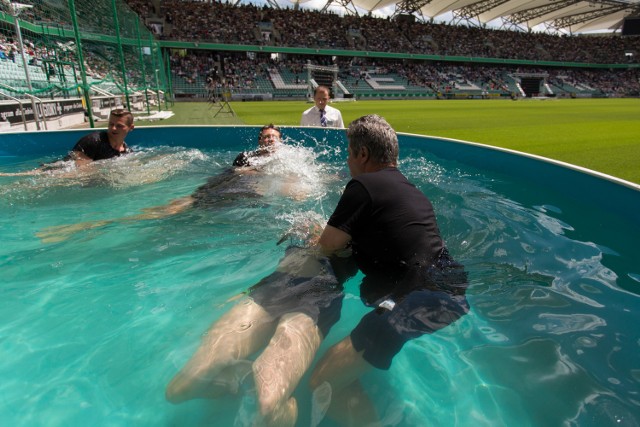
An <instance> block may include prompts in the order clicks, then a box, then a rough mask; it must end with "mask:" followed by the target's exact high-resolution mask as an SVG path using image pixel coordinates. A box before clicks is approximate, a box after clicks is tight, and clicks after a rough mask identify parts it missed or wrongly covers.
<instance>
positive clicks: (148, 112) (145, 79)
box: [136, 15, 160, 115]
mask: <svg viewBox="0 0 640 427" xmlns="http://www.w3.org/2000/svg"><path fill="white" fill-rule="evenodd" d="M136 33H137V36H138V52H140V66H141V67H142V81H143V85H142V87H144V99H145V100H146V101H147V114H148V115H151V111H150V109H149V94H148V93H147V73H146V71H145V68H144V57H143V55H142V40H140V17H139V16H138V15H136ZM158 102H160V100H158Z"/></svg>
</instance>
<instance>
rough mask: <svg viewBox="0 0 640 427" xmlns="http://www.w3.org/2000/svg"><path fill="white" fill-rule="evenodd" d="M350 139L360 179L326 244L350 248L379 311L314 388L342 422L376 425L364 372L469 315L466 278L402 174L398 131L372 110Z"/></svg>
mask: <svg viewBox="0 0 640 427" xmlns="http://www.w3.org/2000/svg"><path fill="white" fill-rule="evenodd" d="M347 139H348V140H349V145H348V154H349V155H348V158H347V165H348V167H349V172H350V174H351V178H352V179H351V180H350V181H349V183H348V184H347V186H346V187H345V190H344V192H343V193H342V196H341V197H340V200H339V201H338V204H337V206H336V208H335V210H334V212H333V214H332V215H331V217H330V218H329V220H328V222H327V225H326V227H325V228H324V230H323V232H322V234H321V236H320V239H319V245H320V247H321V248H322V251H323V253H325V254H327V255H328V254H331V253H333V252H335V251H342V250H344V249H345V248H350V249H351V251H352V253H353V259H354V261H355V262H356V264H357V266H358V268H359V270H360V271H361V272H362V273H363V274H364V277H363V279H362V282H361V284H360V297H361V299H362V301H363V303H364V304H365V305H366V306H368V307H370V308H371V310H370V311H369V312H368V313H367V314H366V315H365V316H364V317H363V318H362V319H361V320H360V322H359V323H358V325H357V326H356V327H355V328H354V329H353V330H352V331H351V333H350V334H349V335H348V336H346V337H345V338H344V339H342V340H341V341H339V342H338V343H337V344H335V345H334V346H333V347H331V348H330V349H329V350H328V351H327V352H326V353H325V355H324V356H323V357H322V359H321V360H320V361H319V362H318V364H317V365H316V367H315V369H314V371H313V373H312V375H311V379H310V385H311V388H312V389H315V390H316V391H320V390H323V394H325V395H330V396H331V402H330V406H329V408H328V414H329V415H330V416H331V417H332V418H334V419H335V420H336V421H338V422H339V423H340V424H344V425H374V424H375V425H377V422H378V420H377V418H376V417H377V416H376V411H375V408H374V407H373V405H372V404H371V402H370V400H369V399H368V397H367V394H366V392H365V390H364V388H363V387H362V385H361V383H360V381H359V378H360V376H361V375H362V374H363V373H365V372H367V371H369V370H371V369H373V368H377V369H381V370H387V369H389V367H390V366H391V362H392V360H393V358H394V357H395V355H396V354H398V352H399V351H400V350H401V349H402V347H403V346H404V344H405V343H407V342H408V341H409V340H412V339H415V338H418V337H420V336H422V335H424V334H431V333H434V332H436V331H437V330H439V329H442V328H444V327H446V326H448V325H450V324H452V323H454V322H456V321H457V320H458V319H460V318H461V317H462V316H464V315H465V314H466V313H467V312H468V310H469V305H468V302H467V299H466V296H465V292H466V288H467V274H466V272H465V271H464V267H463V266H462V265H461V264H459V263H457V262H456V261H455V260H454V259H453V258H452V256H451V255H450V254H449V252H448V250H447V247H446V246H445V243H444V240H443V239H442V237H441V235H440V231H439V228H438V224H437V221H436V215H435V212H434V209H433V206H432V204H431V202H430V201H429V199H428V198H427V196H426V195H425V194H423V193H422V191H420V190H419V189H418V188H416V187H415V186H414V185H413V184H412V183H411V182H409V181H408V180H407V178H406V177H405V176H404V175H403V174H402V173H401V172H400V171H399V170H398V167H397V164H398V137H397V135H396V132H395V131H394V130H393V128H392V127H391V126H390V125H389V124H388V123H387V122H386V121H385V120H384V119H383V118H382V117H380V116H377V115H369V116H364V117H361V118H359V119H357V120H354V121H353V122H352V123H351V124H350V125H349V128H348V130H347ZM314 393H315V392H314Z"/></svg>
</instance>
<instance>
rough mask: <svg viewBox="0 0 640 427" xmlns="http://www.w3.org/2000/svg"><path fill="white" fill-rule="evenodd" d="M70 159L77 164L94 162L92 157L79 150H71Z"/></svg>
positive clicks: (82, 164)
mask: <svg viewBox="0 0 640 427" xmlns="http://www.w3.org/2000/svg"><path fill="white" fill-rule="evenodd" d="M69 159H71V160H73V161H74V162H75V163H76V166H84V165H87V164H89V163H91V162H93V159H92V158H91V157H89V156H87V155H86V154H84V153H83V152H82V151H78V150H73V151H71V152H70V153H69Z"/></svg>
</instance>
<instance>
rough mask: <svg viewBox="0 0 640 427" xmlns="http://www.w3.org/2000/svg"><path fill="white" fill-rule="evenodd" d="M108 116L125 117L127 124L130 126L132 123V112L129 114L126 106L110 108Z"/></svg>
mask: <svg viewBox="0 0 640 427" xmlns="http://www.w3.org/2000/svg"><path fill="white" fill-rule="evenodd" d="M109 116H114V117H126V118H127V126H131V125H132V124H133V114H131V111H129V110H127V109H126V108H116V109H115V110H111V112H110V113H109Z"/></svg>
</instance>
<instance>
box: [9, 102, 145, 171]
mask: <svg viewBox="0 0 640 427" xmlns="http://www.w3.org/2000/svg"><path fill="white" fill-rule="evenodd" d="M133 127H134V125H133V115H132V114H131V112H130V111H128V110H125V109H122V108H119V109H115V110H112V111H111V112H110V113H109V124H108V127H107V130H103V131H97V132H93V133H90V134H88V135H85V136H83V137H82V138H80V140H78V142H77V143H76V145H74V146H73V148H72V149H71V151H70V152H69V154H68V155H67V156H65V158H64V159H63V160H64V161H69V160H74V161H75V163H76V165H77V166H83V165H85V164H88V163H91V162H93V161H96V160H104V159H110V158H112V157H117V156H121V155H123V154H126V153H130V152H131V149H130V148H129V147H128V146H127V144H126V143H125V141H124V139H125V137H126V136H127V135H128V134H129V132H131V131H132V130H133ZM63 165H64V164H63V163H61V162H59V161H58V162H53V163H47V164H44V165H41V166H40V167H39V168H37V169H33V170H30V171H25V172H9V173H0V176H23V175H37V174H40V173H43V172H47V171H51V170H56V169H59V168H61V167H62V166H63Z"/></svg>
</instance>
